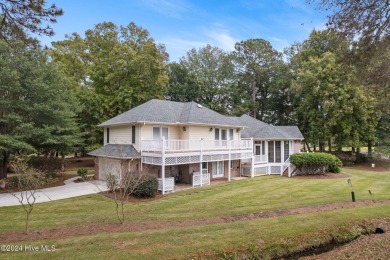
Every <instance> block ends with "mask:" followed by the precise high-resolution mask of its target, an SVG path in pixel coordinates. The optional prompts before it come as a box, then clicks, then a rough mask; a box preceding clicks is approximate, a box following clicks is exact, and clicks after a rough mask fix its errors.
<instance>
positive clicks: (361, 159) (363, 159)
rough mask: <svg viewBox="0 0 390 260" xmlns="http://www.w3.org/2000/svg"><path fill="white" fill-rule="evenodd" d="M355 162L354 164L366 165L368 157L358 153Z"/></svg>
mask: <svg viewBox="0 0 390 260" xmlns="http://www.w3.org/2000/svg"><path fill="white" fill-rule="evenodd" d="M355 162H356V163H367V162H368V156H367V155H366V154H363V153H358V154H357V155H356V160H355Z"/></svg>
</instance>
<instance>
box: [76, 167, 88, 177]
mask: <svg viewBox="0 0 390 260" xmlns="http://www.w3.org/2000/svg"><path fill="white" fill-rule="evenodd" d="M87 174H88V170H87V169H84V168H80V169H78V170H77V175H78V176H80V177H81V179H83V180H85V179H86V177H87Z"/></svg>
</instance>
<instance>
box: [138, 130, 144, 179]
mask: <svg viewBox="0 0 390 260" xmlns="http://www.w3.org/2000/svg"><path fill="white" fill-rule="evenodd" d="M138 132H141V130H140V129H139V130H138ZM138 140H139V147H140V153H141V160H140V161H141V162H140V166H139V169H140V172H142V153H143V152H142V142H143V138H140V139H138Z"/></svg>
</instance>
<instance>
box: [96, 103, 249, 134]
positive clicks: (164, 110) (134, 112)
mask: <svg viewBox="0 0 390 260" xmlns="http://www.w3.org/2000/svg"><path fill="white" fill-rule="evenodd" d="M143 122H150V123H165V124H206V125H220V126H234V127H242V126H243V125H240V124H239V122H238V121H237V120H231V118H230V117H227V116H224V115H221V114H219V113H217V112H215V111H213V110H211V109H208V108H206V107H203V106H200V105H198V104H196V103H195V102H186V103H184V102H173V101H166V100H158V99H152V100H150V101H148V102H146V103H144V104H142V105H139V106H137V107H135V108H133V109H130V110H129V111H127V112H124V113H122V114H120V115H118V116H116V117H113V118H111V119H110V120H108V121H106V122H104V123H102V124H100V125H99V126H110V125H118V124H127V123H143Z"/></svg>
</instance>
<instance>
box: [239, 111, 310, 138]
mask: <svg viewBox="0 0 390 260" xmlns="http://www.w3.org/2000/svg"><path fill="white" fill-rule="evenodd" d="M237 120H238V121H240V123H241V124H243V125H244V126H245V128H244V130H243V131H242V133H241V137H242V138H252V137H253V138H256V139H281V140H283V139H284V140H286V139H293V140H297V139H303V136H302V133H301V131H299V129H298V127H296V126H273V125H269V124H266V123H264V122H262V121H260V120H257V119H255V118H253V117H251V116H248V115H242V116H241V117H238V118H237Z"/></svg>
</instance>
